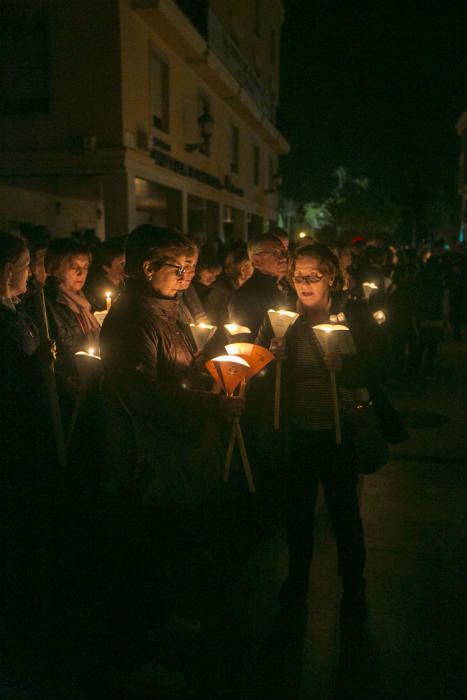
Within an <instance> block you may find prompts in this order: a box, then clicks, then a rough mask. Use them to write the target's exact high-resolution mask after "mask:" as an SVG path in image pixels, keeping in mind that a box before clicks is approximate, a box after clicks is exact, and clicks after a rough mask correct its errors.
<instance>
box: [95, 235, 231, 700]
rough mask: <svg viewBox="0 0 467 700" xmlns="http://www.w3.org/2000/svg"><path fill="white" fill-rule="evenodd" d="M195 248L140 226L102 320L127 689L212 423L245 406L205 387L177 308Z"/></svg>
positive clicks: (112, 523)
mask: <svg viewBox="0 0 467 700" xmlns="http://www.w3.org/2000/svg"><path fill="white" fill-rule="evenodd" d="M192 256H193V246H192V243H191V242H190V240H189V239H187V238H186V237H185V236H183V235H182V234H180V233H178V232H176V231H172V230H170V229H164V228H157V227H152V226H144V227H140V228H139V229H136V230H135V231H134V232H133V233H131V234H130V236H129V238H128V242H127V247H126V272H127V275H128V280H127V284H126V285H125V288H124V290H123V291H122V293H121V295H120V297H119V299H118V300H117V301H116V302H115V304H113V305H112V307H111V309H110V311H109V314H108V316H107V317H106V319H105V321H104V324H103V327H102V335H101V354H102V360H103V365H104V382H103V387H102V397H103V401H104V405H103V409H104V410H103V430H102V437H103V443H104V444H103V454H104V468H103V471H102V490H103V495H104V501H105V504H106V505H105V507H104V511H105V512H106V513H107V515H108V517H109V528H108V529H109V533H110V538H109V552H110V553H111V556H113V557H114V562H113V564H112V569H113V574H111V575H110V576H109V579H112V580H117V583H116V586H117V588H116V589H115V588H114V590H113V594H112V595H115V590H118V591H119V592H118V596H119V597H120V598H119V599H120V600H121V599H123V600H124V604H123V608H124V609H123V608H122V605H121V604H119V603H118V602H117V604H116V605H115V608H114V612H113V613H112V612H111V614H110V617H111V621H113V624H114V625H115V636H114V644H115V645H116V646H117V647H119V648H120V653H117V651H118V650H117V651H116V659H115V665H116V666H117V667H118V666H120V665H121V664H120V661H119V659H123V660H124V662H125V664H126V665H127V668H128V666H129V664H130V663H131V664H132V666H133V670H132V671H131V673H130V672H128V673H127V672H126V671H123V670H122V669H121V668H117V669H116V670H115V672H113V679H114V681H115V683H114V684H115V685H116V686H118V687H120V688H122V689H123V688H125V689H135V687H136V686H135V684H136V685H137V683H138V682H139V680H140V678H141V677H143V676H144V674H146V673H149V670H148V666H147V663H146V662H148V661H149V658H150V655H149V654H146V652H147V649H145V641H144V640H145V639H146V633H147V628H148V627H150V626H152V627H157V626H158V625H160V624H161V622H162V621H163V620H162V619H161V611H162V612H163V613H165V612H170V601H168V600H167V598H168V597H169V598H170V596H167V583H166V582H165V581H164V576H163V575H162V572H163V570H164V569H165V568H167V561H168V560H170V559H171V558H172V557H173V556H174V554H175V553H176V551H177V549H178V548H179V547H186V546H189V544H190V542H189V541H190V538H192V537H193V532H197V531H198V529H199V528H198V527H193V525H191V523H192V519H191V515H190V514H191V513H192V512H193V511H196V509H197V507H199V506H200V505H202V503H203V500H204V497H205V494H206V491H207V490H209V488H210V486H209V482H210V481H211V482H215V480H216V479H217V480H219V479H220V473H219V466H220V463H219V461H218V460H217V453H216V440H215V436H214V432H213V429H214V428H215V426H214V425H212V424H213V423H214V422H215V419H216V418H217V417H219V415H220V416H229V417H231V416H235V415H239V413H240V410H241V408H242V406H243V401H242V399H238V398H232V399H229V398H225V397H221V396H218V395H214V394H211V393H209V392H208V391H206V390H205V387H204V381H203V377H202V376H201V375H200V373H199V370H198V368H197V365H196V363H195V361H194V359H195V357H194V356H195V353H196V346H195V344H194V341H193V338H192V336H191V333H190V329H189V326H187V325H186V324H185V323H184V322H183V321H182V320H181V317H180V315H179V304H180V295H179V292H180V290H182V289H183V287H184V281H185V280H184V278H185V275H186V274H188V275H189V274H190V271H188V270H187V267H188V265H189V264H190V262H189V261H190V260H191V259H192ZM211 419H212V420H211ZM210 423H211V425H210ZM117 435H118V441H117V440H116V439H115V437H116V436H117ZM112 514H113V515H112ZM190 533H191V534H190ZM187 540H188V545H187ZM115 545H117V546H116V548H115ZM113 548H115V549H114V550H113V555H112V549H113ZM117 572H120V573H121V572H124V575H123V576H122V575H117ZM113 577H115V579H113ZM135 591H138V592H137V593H135ZM155 608H158V609H159V612H158V611H157V610H155ZM115 611H117V612H118V614H115ZM162 617H163V615H162ZM157 618H158V619H157ZM136 641H137V643H138V648H135V646H136ZM159 666H160V665H159ZM158 674H159V675H161V674H162V670H161V668H160V667H158V668H156V669H155V677H156V678H157V677H158ZM155 685H156V686H157V685H158V683H157V680H156V681H155ZM175 685H176V684H175Z"/></svg>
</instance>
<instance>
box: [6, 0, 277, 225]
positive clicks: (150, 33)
mask: <svg viewBox="0 0 467 700" xmlns="http://www.w3.org/2000/svg"><path fill="white" fill-rule="evenodd" d="M259 4H260V5H261V13H260V15H257V10H256V2H254V1H253V0H240V1H239V2H230V1H229V0H226V1H225V2H223V1H222V0H217V1H214V2H212V3H211V10H212V12H213V13H214V21H215V23H216V25H215V26H216V27H217V30H216V31H217V32H219V31H221V33H222V32H224V31H225V32H228V33H230V34H231V35H233V36H234V37H235V38H236V40H238V50H239V51H240V52H241V56H242V59H241V60H243V59H246V60H247V62H248V64H249V66H251V67H252V68H254V70H255V72H256V74H257V75H258V76H259V77H260V82H261V85H262V88H261V90H266V92H267V93H270V94H271V95H273V96H274V97H273V99H277V92H278V81H279V78H278V76H279V71H278V55H279V48H278V42H279V38H278V37H279V34H280V24H281V22H282V20H283V10H282V4H281V2H279V0H275V1H274V0H273V1H272V2H268V3H265V2H264V3H259ZM258 16H260V17H261V22H260V25H259V31H258V32H257V30H258V27H257V26H256V25H255V22H256V21H257V19H258ZM210 21H211V20H210ZM219 28H220V29H219ZM274 32H275V36H276V41H277V54H272V53H271V37H272V36H273V34H274ZM49 36H50V40H51V44H50V46H51V48H50V54H51V81H50V109H49V113H48V114H47V115H46V116H37V115H31V116H22V117H15V116H12V117H0V126H1V127H2V129H1V130H0V131H1V136H0V151H2V160H1V161H0V220H3V221H5V222H8V221H26V222H31V223H33V224H41V225H46V226H48V228H49V229H50V230H51V233H53V234H54V235H68V234H69V233H70V231H71V230H74V229H75V228H76V226H77V225H78V226H79V227H81V222H86V224H87V225H86V226H85V228H96V230H97V231H98V232H99V234H102V235H103V234H104V231H105V235H106V236H109V235H121V234H126V233H127V232H128V231H129V230H131V228H133V227H134V226H135V225H136V224H137V223H141V222H143V221H153V222H157V223H160V222H162V221H163V220H164V219H163V212H164V211H165V221H166V223H168V224H170V225H174V226H178V227H179V228H181V229H183V230H184V231H187V232H189V230H190V227H191V226H192V225H194V224H195V223H196V222H199V221H201V220H202V221H203V222H204V224H203V225H204V226H205V227H206V228H207V229H208V232H209V234H210V235H211V236H217V235H221V236H222V232H223V229H224V223H225V224H227V225H228V226H227V228H229V226H230V228H231V229H233V235H235V236H236V237H246V236H247V233H248V225H249V228H250V232H252V231H253V230H255V231H257V230H258V228H261V227H263V228H265V227H267V225H268V223H269V222H270V221H274V220H275V219H276V213H277V187H276V185H274V183H273V182H272V178H271V175H272V174H273V173H276V172H277V170H278V156H279V154H281V153H285V152H286V151H287V149H288V145H287V143H286V142H285V141H284V139H283V137H281V135H280V134H279V132H278V131H277V129H276V128H275V126H274V123H273V122H274V117H273V115H271V113H270V114H269V115H267V116H266V114H265V113H263V112H262V111H261V109H260V108H259V107H258V103H255V100H254V99H252V97H251V94H249V92H248V89H245V86H244V85H242V83H241V81H240V82H239V81H238V79H237V78H238V76H234V75H233V74H232V72H231V71H229V68H228V67H226V65H225V63H223V61H222V60H220V59H219V56H217V55H216V54H215V53H214V52H213V51H212V50H211V47H210V44H209V41H206V37H205V36H203V35H202V34H201V33H200V32H199V31H198V30H197V29H196V28H195V27H194V26H193V24H192V23H191V22H190V20H189V19H188V18H187V17H186V15H185V14H184V13H183V12H182V11H181V10H180V8H179V7H178V6H177V4H176V3H175V2H173V0H160V1H159V0H158V1H157V2H156V1H154V2H151V0H99V2H98V3H96V2H94V0H81V1H80V2H79V3H76V2H73V1H72V0H64V1H63V2H61V3H55V2H52V3H50V26H49ZM222 36H223V35H222ZM209 38H210V37H209ZM234 48H235V47H234ZM151 51H153V52H156V54H158V55H160V56H161V57H162V58H163V60H164V61H165V62H166V63H167V64H168V66H169V129H168V131H167V132H166V131H161V130H159V129H155V128H154V127H153V125H152V111H151V95H150V69H149V55H150V52H151ZM274 56H275V60H274V61H272V60H271V57H273V58H274ZM200 93H201V94H202V95H203V97H204V98H205V99H207V100H208V102H209V109H210V113H211V115H212V117H213V119H214V127H213V135H212V139H211V144H210V146H211V148H210V155H209V156H206V155H203V154H202V153H200V152H199V151H197V150H195V151H192V152H189V151H187V150H186V144H193V143H197V142H199V141H200V128H199V125H198V123H197V118H198V116H199V111H198V95H199V94H200ZM232 126H235V127H236V128H237V129H238V132H239V169H238V173H234V172H232V171H231V147H230V142H231V131H232ZM154 138H156V139H158V141H159V145H158V146H156V150H158V151H159V155H160V154H161V153H163V154H164V153H165V154H167V155H169V157H170V158H171V159H174V161H175V162H176V163H178V164H182V165H183V167H184V168H185V169H188V168H194V169H196V171H199V173H201V177H198V178H197V179H195V178H193V177H187V176H186V175H183V174H181V173H180V172H179V170H180V168H179V166H176V167H171V168H169V167H162V166H161V165H160V164H156V162H155V154H154V147H153V139H154ZM161 142H162V148H163V150H162V151H161V147H160V143H161ZM254 146H256V147H257V148H258V149H259V153H260V181H259V183H258V184H254V183H253V169H254ZM159 162H160V159H159ZM177 169H178V172H177ZM24 176H27V177H28V178H29V179H30V186H28V187H26V188H24V192H23V194H22V196H21V197H18V198H17V200H16V201H17V202H21V207H23V208H24V214H23V216H22V217H20V212H19V210H18V205H17V204H15V205H14V206H13V204H12V202H13V198H12V196H11V194H12V192H11V189H12V188H13V189H14V190H15V191H19V190H21V189H22V188H23V186H24V182H25V181H24ZM207 176H211V177H213V178H217V181H218V182H219V183H220V185H221V186H222V187H221V186H220V187H213V186H211V185H209V184H206V182H203V181H201V180H203V179H204V180H206V177H207ZM226 178H228V182H227V186H225V185H226ZM32 183H33V184H32ZM78 183H80V184H79V186H78ZM83 183H85V184H84V185H83ZM31 185H32V186H31ZM34 187H35V188H36V192H35V193H34V196H33V190H34ZM74 188H75V189H74ZM232 190H234V191H232ZM238 190H242V191H243V196H239V192H238ZM73 191H74V192H75V193H76V194H75V197H73ZM83 191H84V193H85V194H84V196H83ZM148 193H149V194H148ZM73 199H75V203H74V204H73V203H72V202H73ZM164 208H165V209H164ZM84 209H85V210H86V215H84V214H83V213H82V212H83V210H84ZM57 210H59V212H60V216H59V219H57V216H55V219H54V212H55V214H56V212H57ZM79 212H81V213H79ZM78 213H79V215H78ZM196 225H197V226H198V225H199V224H198V223H196Z"/></svg>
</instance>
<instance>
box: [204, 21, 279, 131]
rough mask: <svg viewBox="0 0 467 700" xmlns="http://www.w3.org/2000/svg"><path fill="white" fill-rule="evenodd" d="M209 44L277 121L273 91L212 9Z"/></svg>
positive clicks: (264, 110) (237, 78)
mask: <svg viewBox="0 0 467 700" xmlns="http://www.w3.org/2000/svg"><path fill="white" fill-rule="evenodd" d="M208 41H209V46H210V47H211V49H212V50H213V52H214V53H215V54H216V56H217V57H218V58H219V59H220V60H221V61H222V63H223V64H224V65H225V67H226V68H228V69H229V71H230V72H231V73H232V75H233V76H234V78H236V80H238V82H239V83H240V85H241V86H242V87H243V88H244V89H245V90H246V92H247V93H248V94H249V96H250V97H251V98H252V99H253V100H254V102H255V103H256V105H257V106H258V107H259V108H260V109H261V111H262V112H264V114H265V115H266V116H267V117H268V119H269V120H270V121H271V122H272V123H274V122H275V106H274V100H273V97H272V95H271V93H270V92H269V91H268V90H267V89H266V88H265V87H264V85H263V83H262V82H261V80H260V78H259V76H258V74H257V73H256V71H255V70H254V68H253V66H252V65H251V63H250V62H249V61H248V59H247V58H245V56H244V55H243V54H242V52H241V51H240V49H239V48H238V46H237V44H236V43H235V41H234V40H233V38H232V36H231V35H230V34H229V32H228V31H227V30H226V29H225V27H224V26H223V24H222V23H221V22H220V21H219V19H218V18H217V17H216V15H215V14H214V12H212V10H211V9H209V11H208Z"/></svg>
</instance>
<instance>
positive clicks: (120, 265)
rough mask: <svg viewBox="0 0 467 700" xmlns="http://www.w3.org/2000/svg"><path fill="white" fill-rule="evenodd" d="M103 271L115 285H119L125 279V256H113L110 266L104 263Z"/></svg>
mask: <svg viewBox="0 0 467 700" xmlns="http://www.w3.org/2000/svg"><path fill="white" fill-rule="evenodd" d="M104 272H105V274H106V276H107V277H108V278H109V279H110V280H111V281H112V282H113V283H114V284H115V285H116V286H117V287H118V286H120V285H121V284H122V282H123V280H124V279H125V256H124V255H119V256H118V257H116V258H114V259H113V260H112V264H111V265H110V267H108V266H107V265H104Z"/></svg>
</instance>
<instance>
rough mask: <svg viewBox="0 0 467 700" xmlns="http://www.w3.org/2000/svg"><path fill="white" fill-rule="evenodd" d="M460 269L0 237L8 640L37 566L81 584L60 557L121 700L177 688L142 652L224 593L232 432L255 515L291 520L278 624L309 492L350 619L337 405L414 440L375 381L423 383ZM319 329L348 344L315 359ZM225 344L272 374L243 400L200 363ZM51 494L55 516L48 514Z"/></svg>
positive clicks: (347, 477)
mask: <svg viewBox="0 0 467 700" xmlns="http://www.w3.org/2000/svg"><path fill="white" fill-rule="evenodd" d="M466 272H467V255H466V251H465V248H463V247H462V246H459V247H458V248H457V249H452V250H450V249H449V248H448V246H447V245H446V244H445V242H444V241H441V240H440V241H436V242H435V243H434V244H433V245H432V246H431V249H430V250H429V251H427V250H422V251H418V250H415V249H408V248H406V247H399V248H398V247H395V246H383V245H382V244H381V243H380V242H379V241H365V240H363V239H362V238H355V239H353V240H352V241H351V242H349V243H348V244H345V245H341V244H339V245H337V246H335V247H329V246H326V245H324V244H321V243H316V242H314V241H312V240H311V239H308V240H303V241H301V240H300V241H298V243H294V244H290V245H289V240H288V236H287V234H286V232H285V231H283V230H282V229H280V228H278V227H275V228H272V229H270V230H269V231H268V232H267V233H264V234H261V235H258V236H255V237H254V238H251V239H250V240H249V241H248V242H247V243H246V244H245V243H243V242H241V243H237V244H232V245H229V246H226V245H224V244H222V243H220V242H216V243H215V244H214V243H213V244H209V243H208V244H205V245H204V246H202V247H201V249H200V248H199V247H198V245H197V244H196V242H195V241H194V240H192V239H191V238H189V237H188V236H185V235H183V234H181V233H180V232H178V231H176V230H171V229H167V228H160V227H155V226H152V225H142V226H139V227H138V228H136V229H135V230H134V231H132V232H131V233H130V234H129V236H128V237H126V238H125V239H124V240H123V239H119V238H110V239H108V240H106V241H104V242H97V243H95V244H94V245H93V246H92V247H89V246H88V245H86V244H85V242H83V241H82V240H80V239H79V237H70V238H56V239H54V240H50V238H49V236H48V235H47V232H46V231H44V230H43V229H30V230H28V231H26V232H25V233H24V235H12V234H7V233H1V234H0V284H1V296H2V303H1V305H0V329H1V330H0V332H1V336H2V343H1V355H2V357H1V360H2V361H1V372H2V378H1V386H2V391H1V402H2V424H3V425H2V455H3V457H4V459H3V466H2V471H1V487H0V498H1V500H2V505H1V508H0V511H1V513H2V516H1V517H2V523H1V546H2V557H3V560H4V567H3V568H4V571H5V575H4V576H3V577H2V594H1V598H2V600H1V604H2V608H1V609H2V611H3V612H2V614H3V616H4V618H5V621H6V623H5V625H4V629H5V630H6V631H5V633H4V634H5V637H6V638H8V639H10V638H21V637H22V636H24V634H25V621H26V620H28V619H32V617H34V615H32V610H33V609H34V610H37V609H38V608H40V607H41V605H43V600H41V595H42V597H44V595H43V592H44V589H46V588H47V585H46V584H45V583H44V581H46V580H48V576H47V569H48V568H52V569H54V567H55V568H59V569H60V570H61V571H62V578H63V580H64V581H66V580H68V581H69V580H70V579H72V578H75V574H76V566H77V564H76V561H73V562H68V563H67V564H63V557H62V556H61V555H57V554H56V552H57V550H58V551H59V552H62V551H63V549H66V548H67V546H68V545H69V544H70V543H73V552H74V554H73V557H72V559H73V560H77V561H79V566H80V569H81V583H80V586H79V587H78V589H79V593H78V594H77V593H76V588H74V589H73V590H74V595H75V597H76V595H77V596H78V597H79V598H80V599H81V601H88V602H89V601H90V600H91V599H92V601H93V605H92V606H91V607H92V613H90V615H91V617H94V618H96V619H98V620H99V625H98V626H99V629H100V630H101V633H102V637H103V639H105V640H106V643H105V644H103V647H105V648H106V651H105V654H104V657H105V665H106V666H107V667H108V672H109V681H110V683H111V684H112V685H113V686H114V687H116V688H120V689H123V690H125V689H126V690H130V691H132V690H134V691H138V690H142V689H143V690H145V691H148V690H149V691H151V689H153V690H154V692H157V691H158V690H161V689H162V690H163V689H176V688H178V687H180V688H181V687H183V683H184V679H183V675H182V674H181V673H180V672H176V671H173V670H171V669H169V668H166V667H165V666H164V664H163V663H162V662H161V660H160V659H159V658H156V659H154V653H153V648H154V647H153V642H154V639H156V638H158V639H161V638H163V636H164V633H165V632H167V629H169V628H171V629H175V630H178V632H177V631H175V632H174V634H175V635H177V634H179V635H180V636H183V635H185V634H187V630H188V634H191V633H192V634H197V633H199V632H200V628H199V618H200V617H201V618H202V611H201V610H200V603H199V600H200V597H201V596H200V588H202V587H203V588H204V589H206V588H207V589H208V590H210V592H211V594H212V595H213V596H215V595H218V594H219V591H218V590H217V589H216V586H218V580H217V579H216V577H215V576H214V574H213V570H215V568H216V566H217V559H216V557H219V556H221V555H220V554H219V550H220V549H221V546H220V545H219V543H220V542H222V547H225V532H227V531H228V523H227V525H226V512H225V508H224V504H225V502H226V500H225V499H228V498H229V489H232V488H233V486H232V484H231V482H227V483H226V482H225V481H224V480H223V473H224V459H225V452H226V449H227V443H228V441H229V436H230V432H231V424H232V421H235V420H237V419H240V421H241V424H242V426H243V427H244V433H245V440H246V444H247V447H248V451H249V454H250V461H251V466H252V469H253V475H254V478H255V483H256V488H257V492H258V495H259V497H261V498H263V497H264V504H265V505H264V513H265V517H266V519H267V515H268V508H272V509H274V511H275V513H277V510H281V511H282V512H283V515H284V520H285V523H286V531H287V543H288V550H289V568H288V575H287V578H286V579H285V581H284V582H283V584H282V588H281V591H280V611H281V615H283V616H284V617H285V618H290V617H293V615H294V614H295V613H296V612H297V611H298V610H303V609H304V607H305V606H306V599H307V593H308V585H309V570H310V564H311V559H312V555H313V517H314V511H315V507H316V500H317V493H318V486H319V484H320V483H322V485H323V489H324V495H325V500H326V504H327V507H328V510H329V513H330V517H331V521H332V525H333V530H334V534H335V538H336V544H337V553H338V567H339V575H340V578H341V580H342V587H343V596H342V602H341V615H343V616H346V615H357V616H361V617H363V616H364V615H365V578H364V567H365V541H364V533H363V527H362V521H361V518H360V513H359V502H358V496H357V479H358V473H359V471H361V466H362V465H361V464H360V463H359V459H360V458H359V451H358V449H357V443H356V432H355V431H356V427H355V423H354V422H353V419H352V408H353V407H354V406H355V405H356V404H357V403H358V402H360V403H359V405H361V402H362V401H364V402H365V401H366V403H368V404H370V405H372V406H373V407H374V409H375V412H376V415H377V419H378V421H379V426H380V429H381V432H382V434H383V437H384V439H385V440H386V441H387V442H390V443H396V442H402V441H404V440H406V439H408V435H407V433H406V431H405V428H404V426H403V424H402V422H401V420H400V419H399V417H398V415H397V413H396V411H395V410H394V408H393V407H392V405H391V403H390V402H389V400H388V398H387V396H386V393H385V386H386V384H387V382H388V380H391V379H392V380H398V381H407V380H408V378H409V377H410V376H419V377H428V376H430V375H432V374H433V372H435V370H436V354H437V348H438V346H439V343H440V341H441V339H442V337H443V333H444V331H445V329H446V327H447V325H448V324H449V325H450V327H451V329H452V335H453V338H454V340H455V341H456V342H459V343H461V342H463V335H462V334H463V325H464V323H465V320H466V319H465V308H466V305H465V302H466V296H467V290H466V281H467V274H466ZM271 309H274V310H285V311H290V312H294V314H296V315H297V316H296V317H295V316H294V323H293V324H291V325H290V327H289V329H288V330H287V332H286V333H285V335H284V336H283V337H280V338H279V337H275V334H274V331H273V327H272V325H271V322H270V319H269V315H268V311H269V310H271ZM295 319H296V320H295ZM199 324H201V327H203V325H204V326H206V325H213V326H215V327H216V330H215V333H214V335H213V336H212V338H210V340H209V341H208V343H207V344H206V346H205V347H204V348H202V349H201V348H200V347H199V345H198V344H197V343H196V339H195V336H194V332H193V326H196V325H199ZM228 324H236V325H237V327H243V328H241V329H240V330H241V333H240V334H235V333H234V331H233V330H232V329H230V330H229V329H228V328H226V326H228ZM322 324H331V325H333V324H334V325H337V324H339V325H340V326H342V325H343V326H345V327H346V328H347V329H348V331H349V332H350V335H351V339H352V341H351V346H352V349H351V350H350V351H349V350H348V348H347V350H345V349H342V348H341V347H340V346H339V345H338V344H336V345H335V346H334V345H333V344H328V346H326V347H324V346H323V345H322V344H321V343H320V341H319V335H318V333H317V331H316V330H315V329H316V326H320V325H322ZM232 341H233V342H237V341H243V342H247V343H256V344H257V345H259V346H261V347H264V348H266V349H268V350H269V351H270V352H271V353H272V356H273V357H274V360H273V361H272V362H270V364H269V365H268V366H267V367H266V369H265V370H264V371H263V372H260V373H259V374H258V376H257V377H255V378H254V379H253V380H252V381H251V382H249V384H248V387H247V391H246V394H244V392H243V391H237V392H234V393H233V394H226V393H225V392H223V391H222V390H221V387H219V386H217V385H216V384H215V383H213V380H212V377H211V375H210V374H209V372H207V370H206V367H205V365H206V362H207V361H208V360H210V359H211V358H213V357H216V356H220V355H225V352H226V351H225V349H224V348H225V345H226V344H228V343H229V342H232ZM347 345H348V344H347ZM83 353H85V354H84V355H83ZM83 357H84V358H85V362H84V364H83ZM276 363H280V364H281V367H282V368H283V371H282V377H281V386H282V391H281V392H280V397H281V399H280V400H281V406H280V416H281V421H280V426H279V430H275V429H274V426H273V411H274V402H275V397H277V390H276V388H275V377H276V374H275V371H274V366H275V364H276ZM83 368H84V369H83ZM333 382H335V384H334V383H333ZM333 387H334V388H333ZM362 397H363V398H362ZM337 423H339V438H338V437H337V435H338V432H337V429H336V424H337ZM276 427H277V426H276ZM378 466H380V465H378V464H376V463H375V464H374V468H375V469H376V468H377V467H378ZM370 470H371V469H370ZM235 474H236V475H237V476H235ZM241 477H242V474H241V467H240V465H237V466H236V472H235V470H234V475H233V477H232V478H233V479H235V478H237V479H238V480H239V483H241V484H242V487H243V482H242V481H241ZM244 488H245V489H246V484H245V485H244ZM282 494H284V497H283V498H282ZM57 499H58V500H59V501H60V502H61V503H62V504H63V503H65V504H66V506H64V507H60V508H57V505H56V502H57ZM51 513H55V515H54V516H53V517H52V516H51ZM57 522H58V523H60V526H59V529H61V531H62V532H61V538H58V537H57V534H56V529H57ZM44 551H48V554H47V555H44ZM54 552H55V553H54ZM77 552H79V553H80V554H79V555H78V554H77ZM57 559H60V560H61V562H60V566H58V564H57ZM65 559H66V557H65ZM208 562H209V563H208ZM195 571H196V575H195V574H194V572H195ZM64 572H65V573H64ZM70 572H71V573H70ZM83 572H84V573H83ZM91 572H92V575H91ZM210 587H211V588H210ZM70 588H71V587H70ZM187 588H189V589H190V590H189V594H190V595H189V596H188V597H189V598H190V601H189V603H187V602H186V598H187V592H188V591H187V590H186V589H187ZM135 591H137V592H138V593H137V594H136V595H135ZM41 592H42V593H41ZM208 598H209V596H208ZM183 601H184V602H183ZM81 604H82V605H83V606H84V607H86V603H84V602H81ZM31 616H32V617H31ZM151 640H152V642H151Z"/></svg>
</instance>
